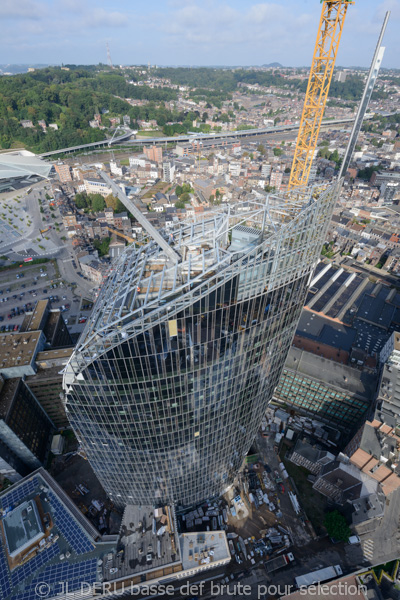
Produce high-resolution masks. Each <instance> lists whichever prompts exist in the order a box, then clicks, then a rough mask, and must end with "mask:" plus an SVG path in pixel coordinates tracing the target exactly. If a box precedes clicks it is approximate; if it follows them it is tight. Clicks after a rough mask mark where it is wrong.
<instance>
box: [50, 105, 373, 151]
mask: <svg viewBox="0 0 400 600" xmlns="http://www.w3.org/2000/svg"><path fill="white" fill-rule="evenodd" d="M372 117H373V115H366V117H365V119H372ZM353 122H354V118H353V117H349V118H346V119H330V120H325V121H323V122H322V125H321V127H332V126H335V127H336V126H338V125H346V124H351V123H353ZM298 129H299V125H298V124H297V125H278V126H277V127H264V128H262V129H244V130H242V131H227V132H224V133H206V134H203V133H195V134H185V135H177V136H173V137H154V138H150V137H148V138H143V139H137V138H134V139H132V140H131V139H130V138H131V137H132V136H133V135H135V134H134V132H133V131H131V130H129V131H127V132H125V133H124V134H122V135H120V136H118V137H115V138H113V139H106V140H102V141H101V142H92V143H90V144H82V145H80V146H71V147H70V148H61V149H60V150H52V151H51V152H44V153H43V154H39V156H40V157H41V158H51V157H52V156H57V154H68V153H70V152H77V151H81V150H89V149H92V150H95V149H96V148H104V147H106V146H114V145H116V144H120V143H121V142H123V143H125V145H127V144H128V143H129V144H133V145H134V146H144V145H146V144H151V145H153V144H157V145H159V144H167V143H169V142H173V143H179V142H194V141H203V140H218V139H221V138H223V139H227V138H238V139H242V138H254V137H261V136H265V135H274V134H277V133H284V132H287V131H297V130H298Z"/></svg>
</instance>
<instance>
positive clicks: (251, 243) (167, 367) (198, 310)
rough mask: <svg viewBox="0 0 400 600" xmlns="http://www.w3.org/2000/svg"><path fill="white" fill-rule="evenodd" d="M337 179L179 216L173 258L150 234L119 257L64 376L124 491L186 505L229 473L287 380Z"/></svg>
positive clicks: (69, 396) (131, 499) (119, 495)
mask: <svg viewBox="0 0 400 600" xmlns="http://www.w3.org/2000/svg"><path fill="white" fill-rule="evenodd" d="M338 189H339V188H338V184H335V185H334V186H331V187H330V188H328V189H327V190H326V191H324V192H323V193H322V194H320V195H319V197H318V198H313V197H312V196H311V195H310V196H307V197H305V195H303V197H301V198H299V197H295V196H293V197H292V198H279V197H276V196H270V197H269V198H268V200H265V198H264V199H262V200H261V201H260V202H254V203H247V204H246V207H238V206H235V207H231V208H227V209H223V210H221V211H220V212H217V213H215V214H213V215H212V216H210V215H207V217H206V218H203V220H198V221H193V222H192V223H187V222H186V223H182V224H180V225H179V226H177V227H176V229H175V230H174V231H173V232H172V235H171V236H170V243H171V247H172V248H174V250H175V251H176V252H177V253H178V254H179V256H180V257H181V259H180V261H179V263H177V264H173V262H172V261H170V260H169V259H168V256H166V255H165V253H163V252H162V250H161V249H160V247H159V246H158V245H157V244H156V243H154V242H151V243H150V244H148V245H147V246H146V247H144V248H143V249H140V250H138V249H135V248H133V247H128V248H127V249H126V251H125V253H124V254H123V255H122V256H121V257H120V258H119V259H118V261H117V262H116V263H114V265H113V267H114V268H113V271H112V273H111V274H110V276H109V278H108V279H107V281H106V282H105V284H104V285H103V288H102V290H101V292H100V296H99V298H98V300H97V303H96V305H95V307H94V310H93V314H92V317H91V319H90V320H89V321H88V322H87V324H86V328H85V330H84V332H83V333H82V336H81V338H80V340H79V342H78V344H77V347H76V349H75V352H74V354H73V355H72V357H71V360H70V361H69V363H68V365H67V368H66V371H65V374H64V389H65V398H66V410H67V413H68V417H69V419H70V422H71V425H72V427H73V428H74V430H75V432H76V434H77V437H78V438H79V439H80V440H81V442H82V445H83V447H84V449H85V451H86V453H87V457H88V459H89V461H90V463H91V465H92V467H93V469H94V471H95V473H96V475H97V476H98V478H99V480H100V482H101V483H102V485H103V487H104V489H105V491H106V493H107V494H108V495H109V496H110V497H111V498H112V500H113V501H114V502H115V503H116V504H117V505H124V504H128V503H130V504H149V503H155V504H165V503H167V504H175V505H177V506H178V507H179V506H188V505H192V504H194V503H197V502H201V501H202V500H204V499H206V498H209V497H212V496H215V495H219V494H221V493H222V492H223V491H224V490H225V489H226V488H227V487H228V486H229V485H230V484H231V483H232V482H233V480H234V477H235V475H236V474H237V472H238V470H239V468H240V466H241V464H242V461H243V459H244V457H245V456H246V454H247V452H248V450H249V448H250V446H251V444H252V442H253V440H254V438H255V435H256V432H257V429H258V427H259V425H260V422H261V420H262V417H263V414H264V411H265V409H266V407H267V405H268V402H269V401H270V399H271V397H272V393H273V390H274V388H275V386H276V385H277V384H278V381H279V377H280V375H281V372H282V368H283V365H284V362H285V359H286V355H287V352H288V350H289V347H290V344H291V340H292V338H293V335H294V332H295V329H296V326H297V321H298V319H299V316H300V312H301V310H302V307H303V303H304V299H305V295H306V292H307V286H308V283H309V280H310V276H311V274H312V272H313V269H314V266H315V264H316V261H317V259H318V258H319V255H320V250H321V246H322V243H323V242H324V241H325V235H326V229H327V225H328V223H329V220H330V216H331V213H332V210H333V206H334V203H335V200H336V197H337V191H338ZM239 208H242V211H240V212H239V210H238V209H239Z"/></svg>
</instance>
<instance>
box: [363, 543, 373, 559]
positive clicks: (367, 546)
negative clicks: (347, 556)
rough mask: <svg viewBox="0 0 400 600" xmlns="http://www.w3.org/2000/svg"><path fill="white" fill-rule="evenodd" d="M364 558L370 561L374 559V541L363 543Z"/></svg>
mask: <svg viewBox="0 0 400 600" xmlns="http://www.w3.org/2000/svg"><path fill="white" fill-rule="evenodd" d="M363 552H364V556H365V557H366V558H368V560H370V561H372V559H373V558H374V540H365V541H364V542H363Z"/></svg>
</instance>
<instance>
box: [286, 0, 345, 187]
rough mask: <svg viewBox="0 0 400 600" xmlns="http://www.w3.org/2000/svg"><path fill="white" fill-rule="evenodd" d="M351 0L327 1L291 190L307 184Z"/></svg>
mask: <svg viewBox="0 0 400 600" xmlns="http://www.w3.org/2000/svg"><path fill="white" fill-rule="evenodd" d="M349 4H354V2H352V1H351V0H323V2H322V12H321V18H320V22H319V27H318V34H317V41H316V43H315V48H314V56H313V60H312V64H311V69H310V75H309V78H308V85H307V92H306V97H305V100H304V106H303V113H302V116H301V121H300V127H299V134H298V137H297V143H296V149H295V152H294V159H293V165H292V170H291V173H290V178H289V185H288V189H289V190H291V189H294V188H298V187H300V186H306V185H307V182H308V178H309V175H310V169H311V164H312V161H313V158H314V153H315V149H316V147H317V141H318V134H319V130H320V127H321V121H322V117H323V115H324V111H325V105H326V100H327V97H328V92H329V87H330V84H331V79H332V75H333V69H334V66H335V61H336V54H337V51H338V48H339V42H340V38H341V36H342V30H343V24H344V21H345V17H346V13H347V8H348V6H349Z"/></svg>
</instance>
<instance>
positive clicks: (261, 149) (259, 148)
mask: <svg viewBox="0 0 400 600" xmlns="http://www.w3.org/2000/svg"><path fill="white" fill-rule="evenodd" d="M257 152H259V153H260V154H262V155H263V156H264V154H265V153H266V150H265V146H263V144H258V146H257Z"/></svg>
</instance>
